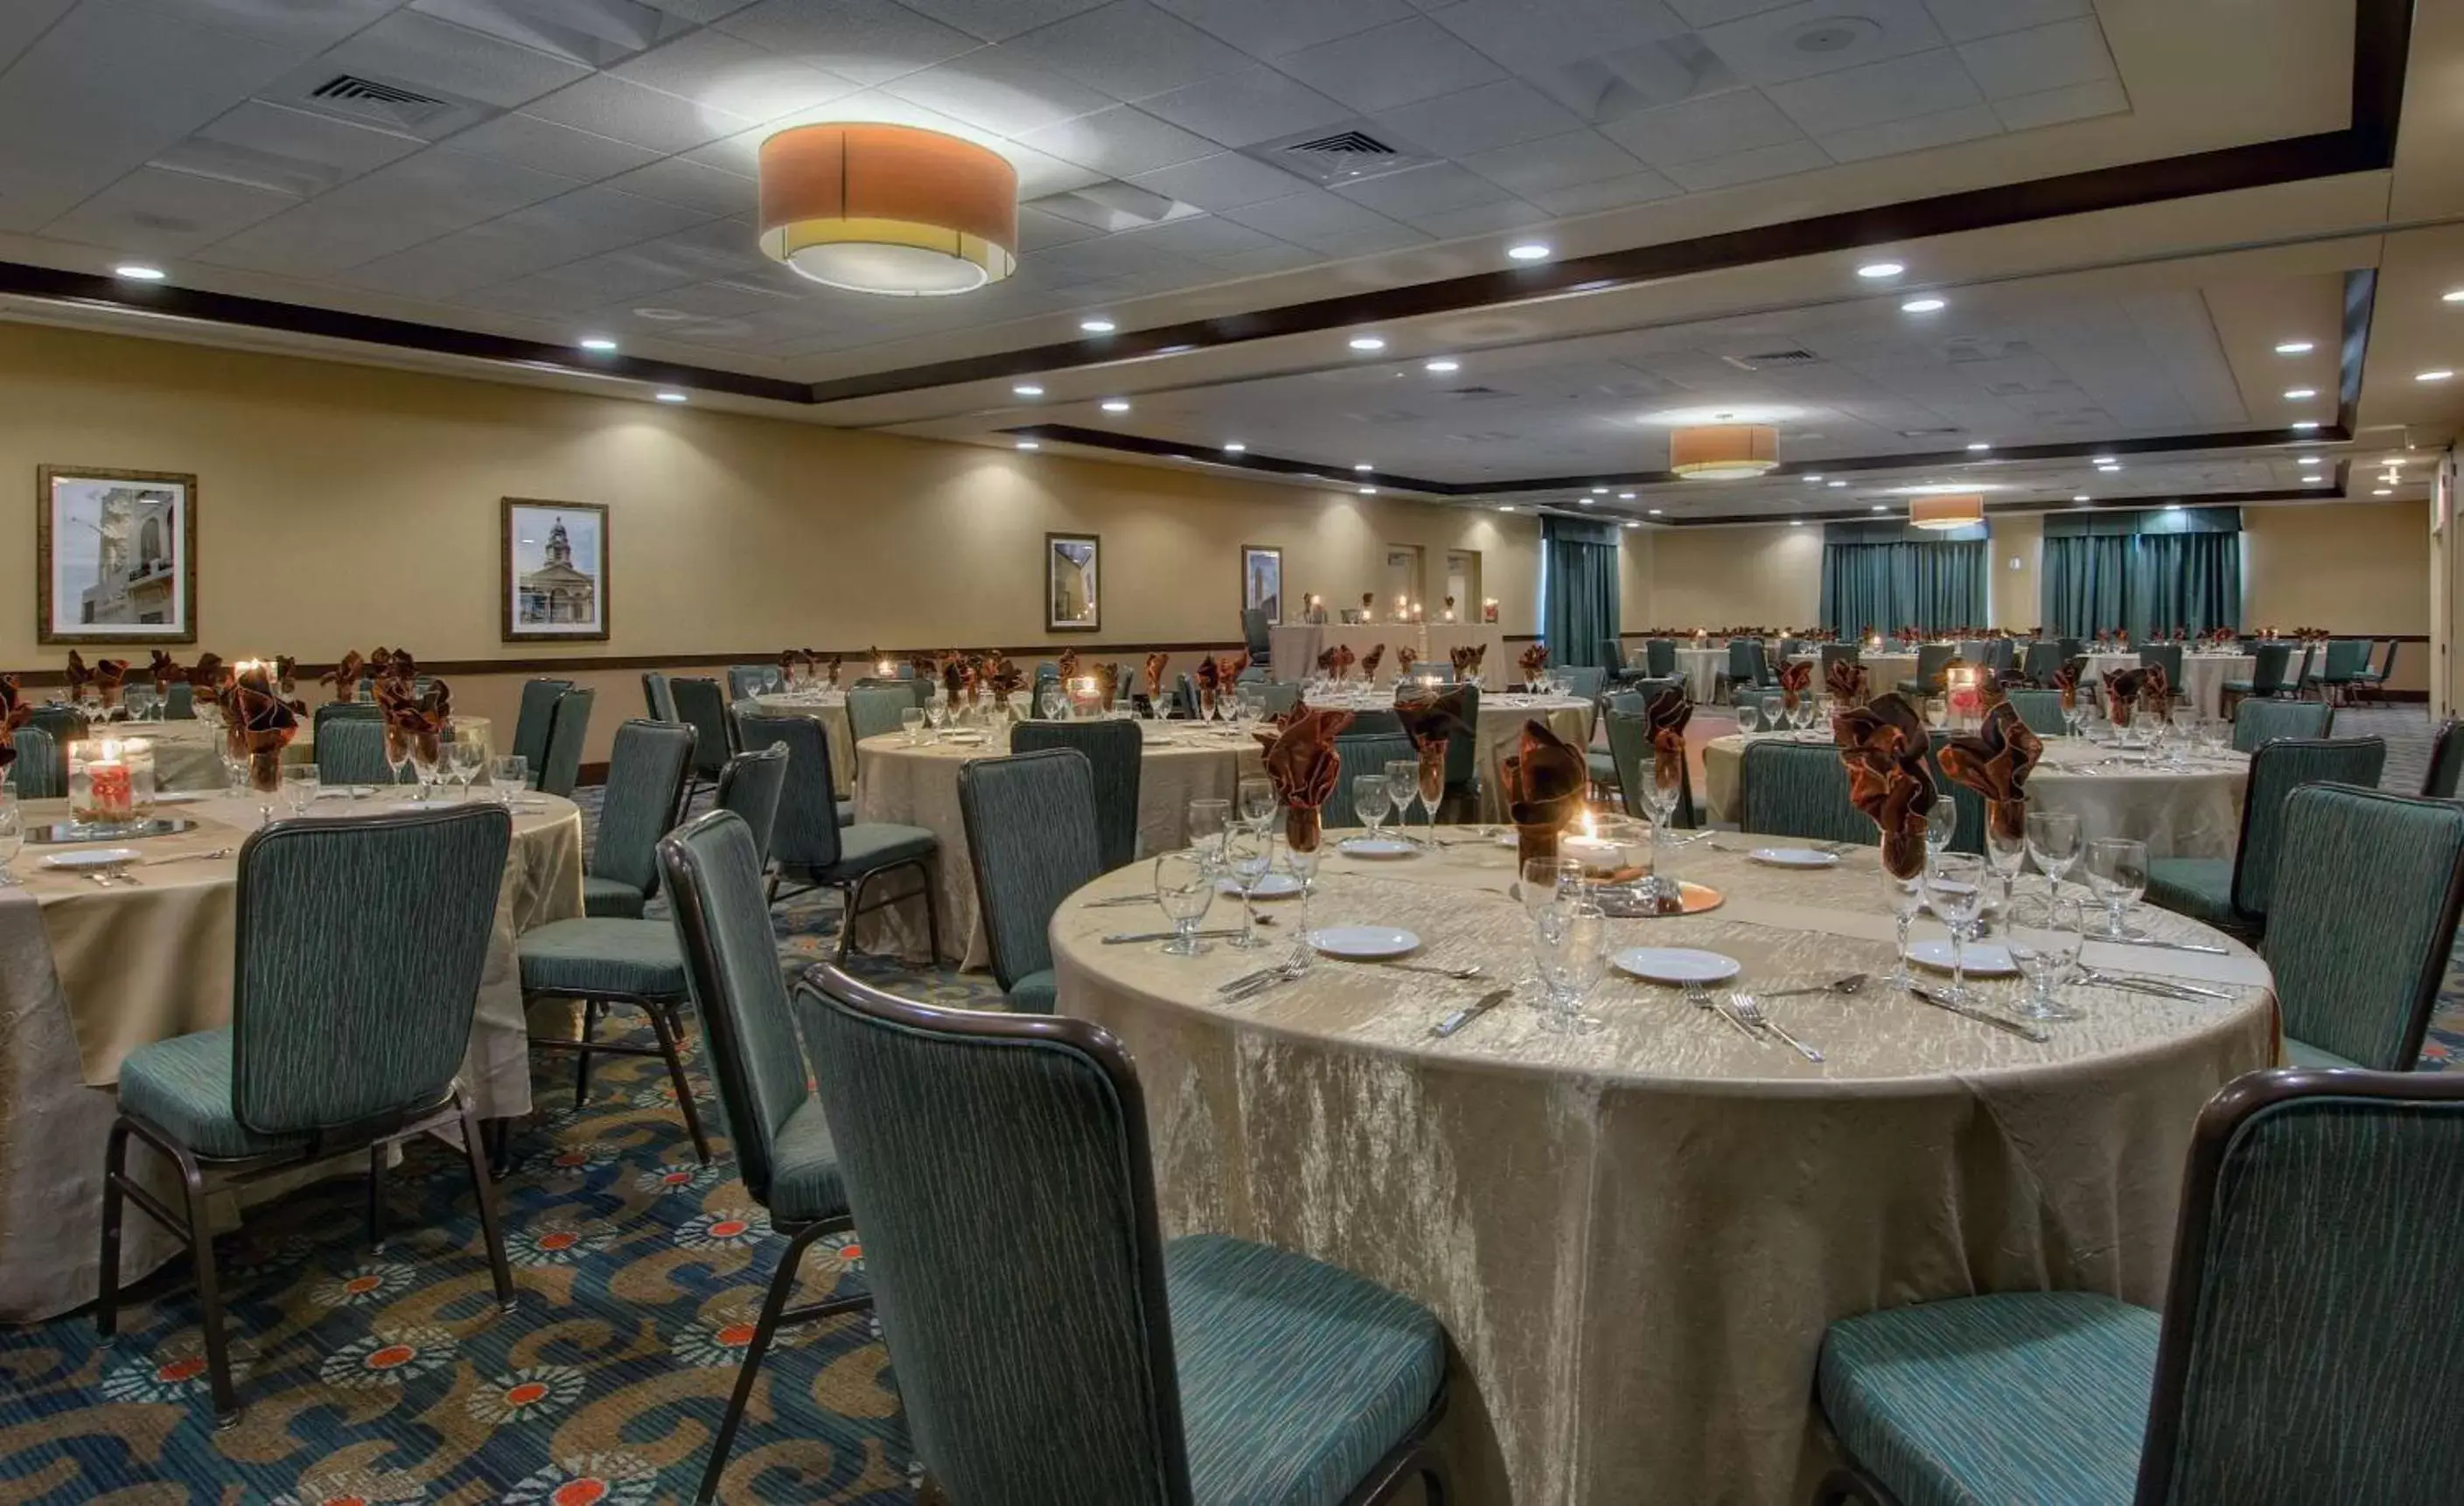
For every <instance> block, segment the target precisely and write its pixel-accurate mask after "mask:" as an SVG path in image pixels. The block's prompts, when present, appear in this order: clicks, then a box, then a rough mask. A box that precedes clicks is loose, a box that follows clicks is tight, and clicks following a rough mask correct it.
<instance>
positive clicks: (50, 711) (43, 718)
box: [26, 706, 86, 748]
mask: <svg viewBox="0 0 2464 1506" xmlns="http://www.w3.org/2000/svg"><path fill="white" fill-rule="evenodd" d="M26 725H27V726H29V727H39V728H41V729H42V730H43V731H47V732H49V733H51V734H52V741H54V742H55V743H57V744H59V745H60V746H61V747H62V748H66V747H67V746H68V745H69V744H71V743H81V742H83V741H85V739H86V723H85V713H84V712H82V711H80V710H78V709H77V708H76V707H74V706H38V707H35V708H34V709H33V711H32V712H30V713H28V715H27V718H26Z"/></svg>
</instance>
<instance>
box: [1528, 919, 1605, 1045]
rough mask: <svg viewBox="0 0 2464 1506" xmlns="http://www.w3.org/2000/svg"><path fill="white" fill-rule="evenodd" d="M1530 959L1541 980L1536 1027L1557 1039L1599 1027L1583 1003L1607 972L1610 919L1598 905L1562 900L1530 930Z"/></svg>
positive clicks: (1577, 1034) (1597, 1021) (1598, 1023)
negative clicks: (1584, 1008)
mask: <svg viewBox="0 0 2464 1506" xmlns="http://www.w3.org/2000/svg"><path fill="white" fill-rule="evenodd" d="M1531 950H1532V960H1533V963H1534V967H1535V971H1537V972H1538V973H1539V976H1540V1001H1541V1008H1540V1025H1541V1028H1542V1029H1544V1030H1548V1031H1551V1032H1552V1033H1555V1034H1558V1035H1568V1036H1579V1035H1583V1034H1586V1033H1588V1032H1591V1031H1595V1030H1597V1029H1599V1028H1600V1022H1599V1020H1598V1019H1596V1018H1595V1017H1593V1016H1591V1015H1585V1014H1584V1013H1583V1000H1584V998H1585V997H1586V996H1587V995H1589V994H1590V993H1591V992H1592V990H1593V989H1594V988H1595V987H1597V986H1598V984H1599V981H1600V979H1601V978H1602V977H1603V976H1605V975H1606V974H1607V972H1608V965H1609V958H1608V916H1607V914H1606V913H1605V912H1604V911H1602V910H1601V909H1600V907H1599V906H1596V905H1594V904H1592V903H1590V902H1589V901H1586V900H1581V899H1578V898H1574V897H1571V896H1570V897H1568V898H1565V899H1561V900H1559V901H1558V902H1556V903H1555V904H1553V905H1551V906H1549V907H1548V912H1547V913H1546V914H1545V915H1543V916H1542V917H1541V918H1540V920H1539V922H1538V923H1537V924H1536V925H1534V926H1533V927H1532V934H1531Z"/></svg>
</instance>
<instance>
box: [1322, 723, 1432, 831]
mask: <svg viewBox="0 0 2464 1506" xmlns="http://www.w3.org/2000/svg"><path fill="white" fill-rule="evenodd" d="M1334 755H1335V757H1336V758H1337V759H1338V760H1340V761H1341V765H1342V767H1341V768H1340V770H1339V771H1338V772H1337V773H1336V775H1335V780H1334V793H1333V794H1332V795H1330V796H1328V797H1327V800H1326V809H1325V810H1324V811H1323V812H1322V813H1321V815H1322V817H1323V818H1324V820H1325V823H1326V824H1327V825H1329V826H1357V825H1359V824H1360V823H1361V822H1360V813H1359V812H1357V811H1355V810H1353V808H1352V781H1353V780H1354V779H1356V778H1358V777H1359V776H1360V775H1364V774H1380V775H1382V774H1384V773H1385V772H1386V766H1387V765H1388V764H1390V763H1393V762H1395V761H1396V760H1397V759H1402V760H1404V761H1406V762H1411V761H1416V760H1418V759H1419V753H1418V752H1417V751H1416V750H1415V749H1414V748H1413V746H1412V739H1411V738H1409V737H1407V736H1404V735H1403V734H1402V733H1401V732H1400V731H1397V732H1396V733H1394V734H1392V735H1389V734H1386V733H1383V732H1372V733H1368V734H1366V735H1364V734H1362V733H1359V732H1353V731H1347V732H1345V733H1344V734H1343V735H1342V736H1340V737H1337V738H1336V739H1335V740H1334Z"/></svg>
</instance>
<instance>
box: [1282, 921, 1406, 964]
mask: <svg viewBox="0 0 2464 1506" xmlns="http://www.w3.org/2000/svg"><path fill="white" fill-rule="evenodd" d="M1309 945H1310V946H1312V947H1315V948H1316V949H1318V950H1320V951H1322V952H1325V953H1326V954H1327V955H1328V956H1330V957H1399V956H1402V955H1403V954H1404V953H1405V952H1408V951H1413V950H1417V949H1419V945H1420V938H1419V937H1418V936H1415V935H1413V934H1412V933H1411V932H1410V931H1408V930H1405V929H1403V928H1401V927H1399V926H1329V927H1326V928H1323V929H1319V930H1313V931H1310V932H1309Z"/></svg>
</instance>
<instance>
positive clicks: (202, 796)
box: [154, 790, 218, 805]
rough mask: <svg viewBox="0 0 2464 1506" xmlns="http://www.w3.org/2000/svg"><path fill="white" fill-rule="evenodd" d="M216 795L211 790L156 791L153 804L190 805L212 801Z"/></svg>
mask: <svg viewBox="0 0 2464 1506" xmlns="http://www.w3.org/2000/svg"><path fill="white" fill-rule="evenodd" d="M216 793H218V792H216V791H212V790H157V791H155V792H154V803H155V804H157V805H192V804H194V803H196V802H197V801H199V800H210V799H212V798H213V797H214V796H215V794H216Z"/></svg>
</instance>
